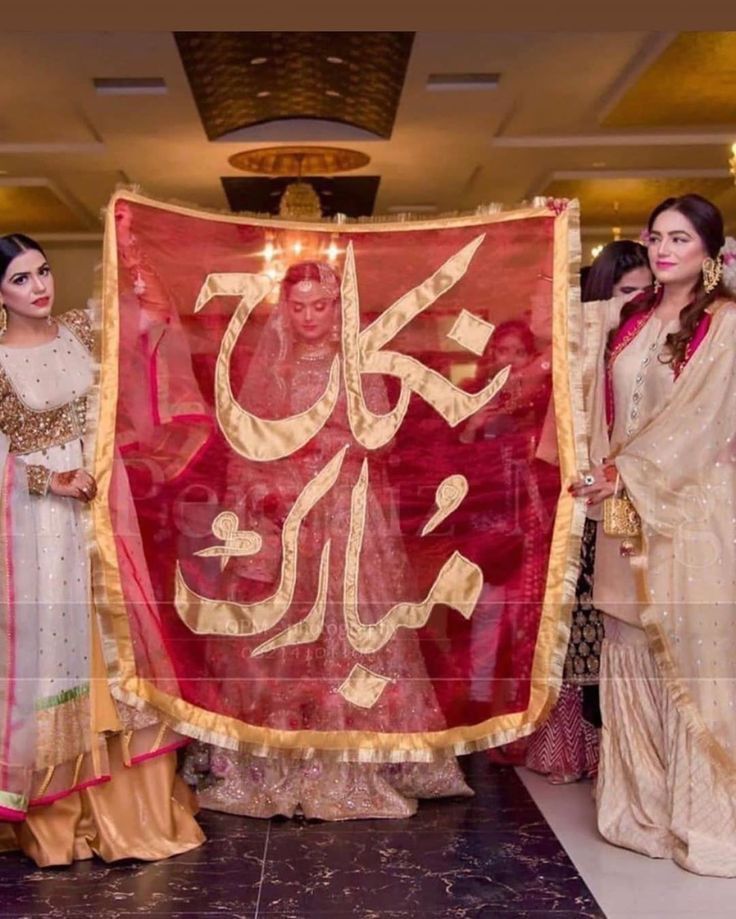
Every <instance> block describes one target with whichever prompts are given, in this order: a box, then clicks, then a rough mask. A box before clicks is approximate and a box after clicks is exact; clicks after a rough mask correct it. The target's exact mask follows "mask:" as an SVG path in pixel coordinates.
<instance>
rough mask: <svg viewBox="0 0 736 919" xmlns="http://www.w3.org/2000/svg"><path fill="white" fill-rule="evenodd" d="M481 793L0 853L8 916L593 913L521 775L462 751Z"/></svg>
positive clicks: (337, 917) (291, 918) (461, 917)
mask: <svg viewBox="0 0 736 919" xmlns="http://www.w3.org/2000/svg"><path fill="white" fill-rule="evenodd" d="M464 765H465V768H466V770H467V771H468V772H469V779H470V782H471V784H472V786H473V787H474V788H475V789H476V796H475V798H472V799H461V800H446V801H428V802H424V803H423V804H422V805H421V807H420V810H419V813H418V815H417V816H415V817H413V818H411V819H408V820H398V821H356V822H351V823H340V824H325V823H306V822H304V821H287V820H273V821H257V820H248V819H244V818H240V817H231V816H227V815H223V814H215V813H207V812H203V814H202V824H203V826H204V828H205V831H206V833H207V835H208V837H209V838H208V842H207V843H206V844H205V845H204V846H203V847H202V848H200V849H198V850H197V851H195V852H191V853H187V854H186V855H182V856H179V857H178V858H175V859H171V860H169V861H167V862H161V863H157V864H142V863H133V862H131V863H127V864H120V863H119V864H115V865H105V864H103V863H102V862H96V861H95V862H81V863H77V864H75V865H73V866H72V867H70V868H57V869H46V870H43V871H41V870H38V869H35V868H34V867H33V866H32V865H30V864H29V863H28V862H27V861H26V860H25V859H24V858H22V857H21V856H20V855H15V854H11V855H4V856H2V857H0V915H2V916H3V917H7V919H11V917H12V919H20V917H35V916H47V917H50V919H98V917H99V919H128V917H132V916H143V915H145V916H149V917H152V919H158V917H171V919H174V917H201V919H210V917H218V919H222V917H228V919H229V917H238V919H240V917H243V919H245V917H248V919H251V917H254V919H255V917H258V919H266V917H269V919H302V917H304V919H317V917H325V919H347V917H351V919H353V917H354V919H399V917H401V919H413V917H422V919H425V917H427V919H471V917H472V919H492V917H499V919H512V917H513V919H517V917H518V919H526V917H529V919H532V917H534V919H542V917H548V916H551V917H555V919H573V917H575V919H585V917H604V915H605V914H604V913H603V912H602V911H601V909H600V907H599V906H598V905H597V903H596V901H595V899H594V898H593V896H592V895H591V893H590V890H589V889H588V887H587V886H586V884H585V882H584V881H583V880H582V879H581V876H580V874H579V873H578V870H577V869H576V868H575V867H574V866H573V863H572V861H571V860H570V858H569V857H568V856H567V854H566V853H565V851H564V849H563V848H562V846H561V845H560V843H559V842H558V840H557V838H556V836H555V834H554V832H553V831H552V829H551V828H550V825H549V824H548V823H547V821H546V820H545V819H544V817H543V816H542V814H541V812H540V810H539V808H538V807H537V805H536V804H535V803H534V801H533V799H532V797H531V795H530V794H529V792H528V791H527V789H526V788H525V786H524V784H523V782H522V781H521V779H520V778H519V776H518V775H517V774H516V773H515V772H514V770H513V769H510V768H500V767H493V766H490V765H489V763H488V760H487V759H486V757H485V756H483V755H480V754H479V755H477V756H473V757H467V758H465V760H464Z"/></svg>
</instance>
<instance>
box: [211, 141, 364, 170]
mask: <svg viewBox="0 0 736 919" xmlns="http://www.w3.org/2000/svg"><path fill="white" fill-rule="evenodd" d="M370 161H371V159H370V157H369V156H368V155H367V154H365V153H361V152H360V151H359V150H346V149H344V148H343V147H315V146H308V147H307V146H304V147H302V146H283V147H259V148H258V149H257V150H243V151H241V152H240V153H236V154H234V155H233V156H231V157H230V158H229V160H228V162H229V163H230V165H231V166H233V167H234V168H235V169H240V170H242V171H243V172H257V173H261V174H263V175H271V176H302V175H334V174H335V173H337V172H349V171H350V170H351V169H360V168H361V167H363V166H367V165H368V163H370Z"/></svg>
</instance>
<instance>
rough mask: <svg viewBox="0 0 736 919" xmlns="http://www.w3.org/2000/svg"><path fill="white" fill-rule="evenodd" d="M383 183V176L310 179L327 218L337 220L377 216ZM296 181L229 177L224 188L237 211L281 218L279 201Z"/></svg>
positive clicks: (224, 182)
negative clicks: (374, 213)
mask: <svg viewBox="0 0 736 919" xmlns="http://www.w3.org/2000/svg"><path fill="white" fill-rule="evenodd" d="M380 180H381V179H380V176H363V175H361V176H337V177H336V178H323V177H315V178H310V179H309V184H310V185H311V186H312V187H313V188H314V190H315V191H316V192H317V194H318V196H319V200H320V204H321V206H322V213H323V215H324V216H325V217H334V216H335V215H336V214H345V215H346V216H347V217H368V216H370V215H371V214H372V213H373V205H374V203H375V200H376V193H377V192H378V183H379V182H380ZM296 181H298V180H297V177H296V176H290V177H279V178H273V179H270V178H269V179H266V178H262V177H260V176H254V177H245V176H244V177H243V178H241V177H240V176H225V177H223V179H222V185H223V188H224V189H225V194H226V195H227V200H228V202H229V204H230V207H231V208H232V209H233V210H234V211H249V212H251V213H257V214H273V215H277V214H278V212H279V201H280V200H281V196H282V195H283V193H284V190H285V189H286V186H287V185H289V184H290V183H291V182H296Z"/></svg>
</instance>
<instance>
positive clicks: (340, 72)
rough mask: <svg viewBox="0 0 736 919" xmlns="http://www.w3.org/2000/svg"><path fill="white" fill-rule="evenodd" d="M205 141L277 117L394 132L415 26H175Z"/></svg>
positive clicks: (382, 133) (376, 132)
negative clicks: (403, 28)
mask: <svg viewBox="0 0 736 919" xmlns="http://www.w3.org/2000/svg"><path fill="white" fill-rule="evenodd" d="M174 37H175V39H176V44H177V47H178V49H179V54H180V56H181V59H182V63H183V65H184V70H185V71H186V74H187V78H188V79H189V84H190V86H191V88H192V93H193V95H194V100H195V102H196V104H197V108H198V109H199V114H200V118H201V119H202V124H203V125H204V129H205V131H206V133H207V137H208V138H209V139H210V140H216V139H217V138H220V137H223V136H224V135H228V134H231V133H233V132H235V131H238V130H242V129H243V128H247V127H253V126H255V125H259V124H263V123H265V122H269V121H280V120H283V119H318V120H324V121H332V122H338V123H341V124H345V125H351V126H353V127H355V128H359V129H361V130H363V131H367V132H369V133H371V134H373V135H375V136H376V137H380V138H389V137H390V136H391V132H392V130H393V125H394V120H395V118H396V111H397V108H398V104H399V98H400V96H401V90H402V88H403V85H404V79H405V77H406V68H407V65H408V62H409V54H410V52H411V46H412V42H413V39H414V33H413V32H175V33H174Z"/></svg>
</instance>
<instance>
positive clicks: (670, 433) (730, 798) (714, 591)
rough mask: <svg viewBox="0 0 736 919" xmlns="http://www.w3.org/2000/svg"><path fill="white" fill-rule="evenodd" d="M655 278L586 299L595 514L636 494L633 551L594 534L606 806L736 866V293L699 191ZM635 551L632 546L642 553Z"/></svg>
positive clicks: (719, 233) (679, 214) (657, 254)
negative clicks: (617, 294) (627, 297)
mask: <svg viewBox="0 0 736 919" xmlns="http://www.w3.org/2000/svg"><path fill="white" fill-rule="evenodd" d="M648 229H649V243H648V248H649V259H650V263H651V267H652V271H653V272H654V275H655V278H656V281H657V284H656V285H655V289H654V290H653V291H652V292H650V293H644V294H642V295H640V296H639V297H637V298H635V299H634V300H632V301H631V302H629V303H627V304H625V305H624V306H623V308H622V307H621V301H615V300H614V301H610V302H609V303H607V304H604V305H603V308H602V309H601V310H590V311H589V314H588V315H589V317H590V318H589V319H588V323H589V326H588V329H587V350H586V354H587V359H588V379H589V384H590V385H589V386H588V397H589V401H588V405H587V412H588V418H589V423H590V427H591V469H590V471H589V473H588V474H587V475H586V476H584V477H583V478H582V479H581V480H580V481H578V482H576V483H574V484H573V485H572V486H571V490H572V491H573V493H574V494H575V495H576V496H580V497H581V498H584V499H585V501H586V502H587V504H588V506H589V509H590V510H589V513H590V516H595V515H600V507H601V505H602V502H603V501H604V500H605V499H606V498H609V497H611V496H612V495H614V493H615V492H616V490H617V488H623V487H625V489H626V493H627V494H628V496H629V497H630V499H631V501H632V502H633V504H634V506H635V508H636V510H637V512H638V514H639V516H640V517H641V523H642V526H641V529H642V533H641V537H640V539H639V540H638V543H639V544H638V545H634V547H633V550H632V548H631V547H627V545H626V543H624V542H623V541H622V540H621V539H619V538H616V537H614V536H611V535H606V534H605V533H604V532H603V528H602V527H599V528H598V539H597V546H596V567H595V591H594V603H595V605H596V606H598V607H599V608H601V609H602V610H603V611H604V612H605V614H606V616H605V632H606V639H605V641H604V646H603V652H602V659H601V710H602V716H603V734H602V746H601V762H600V767H599V769H600V771H599V779H598V786H597V790H596V806H597V815H598V827H599V830H600V832H601V833H602V835H603V836H604V837H605V838H606V839H607V840H609V841H610V842H612V843H614V844H616V845H620V846H624V847H626V848H629V849H633V850H635V851H638V852H642V853H644V854H646V855H650V856H652V857H655V858H672V859H674V860H675V861H676V862H677V863H678V864H679V865H681V866H682V867H683V868H687V869H688V870H690V871H694V872H696V873H698V874H710V875H719V876H726V877H730V876H736V450H735V449H734V446H735V445H734V435H736V304H734V303H733V298H732V296H731V294H730V292H729V290H728V288H727V287H726V285H725V283H724V280H723V258H722V254H721V250H722V247H723V245H724V236H723V219H722V217H721V214H720V212H719V211H718V209H717V208H716V207H715V206H714V205H712V204H711V203H710V202H709V201H707V200H705V199H704V198H700V197H699V196H697V195H685V196H683V197H681V198H669V199H667V200H666V201H664V202H662V203H661V204H660V205H659V206H658V207H657V208H655V210H654V212H653V213H652V216H651V218H650V220H649V224H648ZM632 551H633V554H631V553H632Z"/></svg>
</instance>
